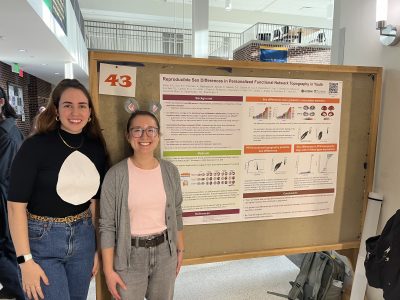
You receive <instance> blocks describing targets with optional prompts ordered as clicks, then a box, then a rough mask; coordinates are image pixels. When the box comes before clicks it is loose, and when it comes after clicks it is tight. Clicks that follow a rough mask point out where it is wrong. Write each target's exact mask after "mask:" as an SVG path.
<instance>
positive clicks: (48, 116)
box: [33, 79, 106, 150]
mask: <svg viewBox="0 0 400 300" xmlns="http://www.w3.org/2000/svg"><path fill="white" fill-rule="evenodd" d="M69 88H73V89H78V90H81V91H82V92H83V93H84V94H85V96H86V98H87V99H88V102H89V107H90V109H91V113H90V117H91V121H90V122H88V123H87V124H86V126H85V127H84V128H83V130H82V131H83V132H84V133H86V134H87V135H88V136H89V137H90V138H93V139H96V140H100V141H101V143H102V144H103V146H104V149H105V150H106V143H105V140H104V137H103V134H102V133H101V129H100V125H99V120H98V119H97V116H96V112H95V111H94V108H93V101H92V97H90V94H89V92H88V90H87V89H86V88H85V86H84V85H83V84H82V83H80V82H79V81H78V80H76V79H63V80H61V81H60V83H59V84H57V86H56V87H55V88H54V90H53V92H52V93H51V96H50V99H49V101H48V103H47V106H46V109H45V110H44V111H43V112H41V113H40V114H39V115H38V117H37V120H36V124H35V129H34V131H33V134H34V135H35V134H40V133H49V132H51V131H54V130H57V129H58V128H59V127H60V125H59V122H58V121H57V120H56V117H57V109H58V108H59V105H60V99H61V95H62V94H63V93H64V92H65V90H67V89H69Z"/></svg>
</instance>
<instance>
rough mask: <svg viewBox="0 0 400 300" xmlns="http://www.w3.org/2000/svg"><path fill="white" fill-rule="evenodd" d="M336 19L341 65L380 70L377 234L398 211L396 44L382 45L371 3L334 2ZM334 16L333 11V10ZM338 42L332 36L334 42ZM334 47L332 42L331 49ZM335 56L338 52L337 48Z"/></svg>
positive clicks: (396, 7) (392, 13)
mask: <svg viewBox="0 0 400 300" xmlns="http://www.w3.org/2000/svg"><path fill="white" fill-rule="evenodd" d="M336 2H338V3H337V4H335V6H336V5H337V8H338V10H339V12H338V13H339V14H340V16H339V17H338V18H337V20H335V22H334V32H337V30H339V29H341V28H344V31H345V39H344V55H343V58H344V61H343V63H344V64H345V65H363V66H380V67H383V68H384V76H383V89H382V105H381V114H380V122H379V134H378V143H377V144H378V146H377V160H376V165H375V178H374V191H375V192H378V193H381V194H383V195H384V201H383V206H382V212H381V216H380V221H379V227H378V232H381V231H382V229H383V226H384V225H385V223H386V221H387V220H388V219H389V218H390V216H392V215H393V214H394V213H395V211H396V210H397V209H399V208H400V202H399V195H400V176H399V171H400V155H398V153H399V148H400V137H399V131H400V116H399V112H400V59H399V58H400V44H398V45H396V46H392V47H385V46H382V45H381V44H380V42H379V32H378V31H377V30H376V29H375V5H376V4H375V0H352V1H349V0H336V1H335V3H336ZM399 11H400V2H399V1H396V0H389V16H388V23H391V24H400V13H399ZM335 13H336V10H335ZM338 40H339V39H338V37H337V36H336V37H335V41H336V42H337V41H338ZM336 46H338V43H335V45H334V47H336ZM334 51H335V53H338V52H340V51H339V50H338V49H337V48H336V49H335V50H334ZM367 297H368V300H380V299H383V297H382V292H381V290H376V289H373V288H369V289H368V292H367Z"/></svg>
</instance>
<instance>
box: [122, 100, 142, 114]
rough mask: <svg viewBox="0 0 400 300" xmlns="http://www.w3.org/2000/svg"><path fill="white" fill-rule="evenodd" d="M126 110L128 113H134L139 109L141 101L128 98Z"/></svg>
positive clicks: (125, 105)
mask: <svg viewBox="0 0 400 300" xmlns="http://www.w3.org/2000/svg"><path fill="white" fill-rule="evenodd" d="M124 108H125V111H126V112H128V113H130V114H131V113H134V112H135V111H137V110H139V102H138V101H137V100H136V99H135V98H128V99H127V100H126V101H125V103H124Z"/></svg>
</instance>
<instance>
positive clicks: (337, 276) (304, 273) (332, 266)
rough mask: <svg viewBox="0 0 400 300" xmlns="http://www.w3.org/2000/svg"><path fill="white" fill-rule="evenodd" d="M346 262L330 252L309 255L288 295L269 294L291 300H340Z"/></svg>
mask: <svg viewBox="0 0 400 300" xmlns="http://www.w3.org/2000/svg"><path fill="white" fill-rule="evenodd" d="M345 269H346V268H345V264H344V262H343V261H342V260H341V259H340V258H339V257H337V256H336V255H334V254H333V253H332V254H331V253H329V252H312V253H307V254H306V255H305V256H304V258H303V261H302V262H301V266H300V272H299V274H298V275H297V277H296V280H295V281H294V282H292V281H291V282H290V284H291V285H292V288H291V289H290V291H289V294H288V295H282V294H278V293H274V292H268V293H269V294H273V295H276V296H280V297H284V298H287V299H289V300H296V299H298V300H340V299H341V297H342V290H343V282H344V278H345V275H346V273H345Z"/></svg>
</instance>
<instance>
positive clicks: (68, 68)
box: [64, 62, 74, 79]
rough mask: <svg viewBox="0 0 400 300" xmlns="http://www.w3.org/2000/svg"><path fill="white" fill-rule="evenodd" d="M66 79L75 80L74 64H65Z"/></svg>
mask: <svg viewBox="0 0 400 300" xmlns="http://www.w3.org/2000/svg"><path fill="white" fill-rule="evenodd" d="M64 78H68V79H73V78H74V65H73V63H72V62H68V63H65V64H64Z"/></svg>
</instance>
